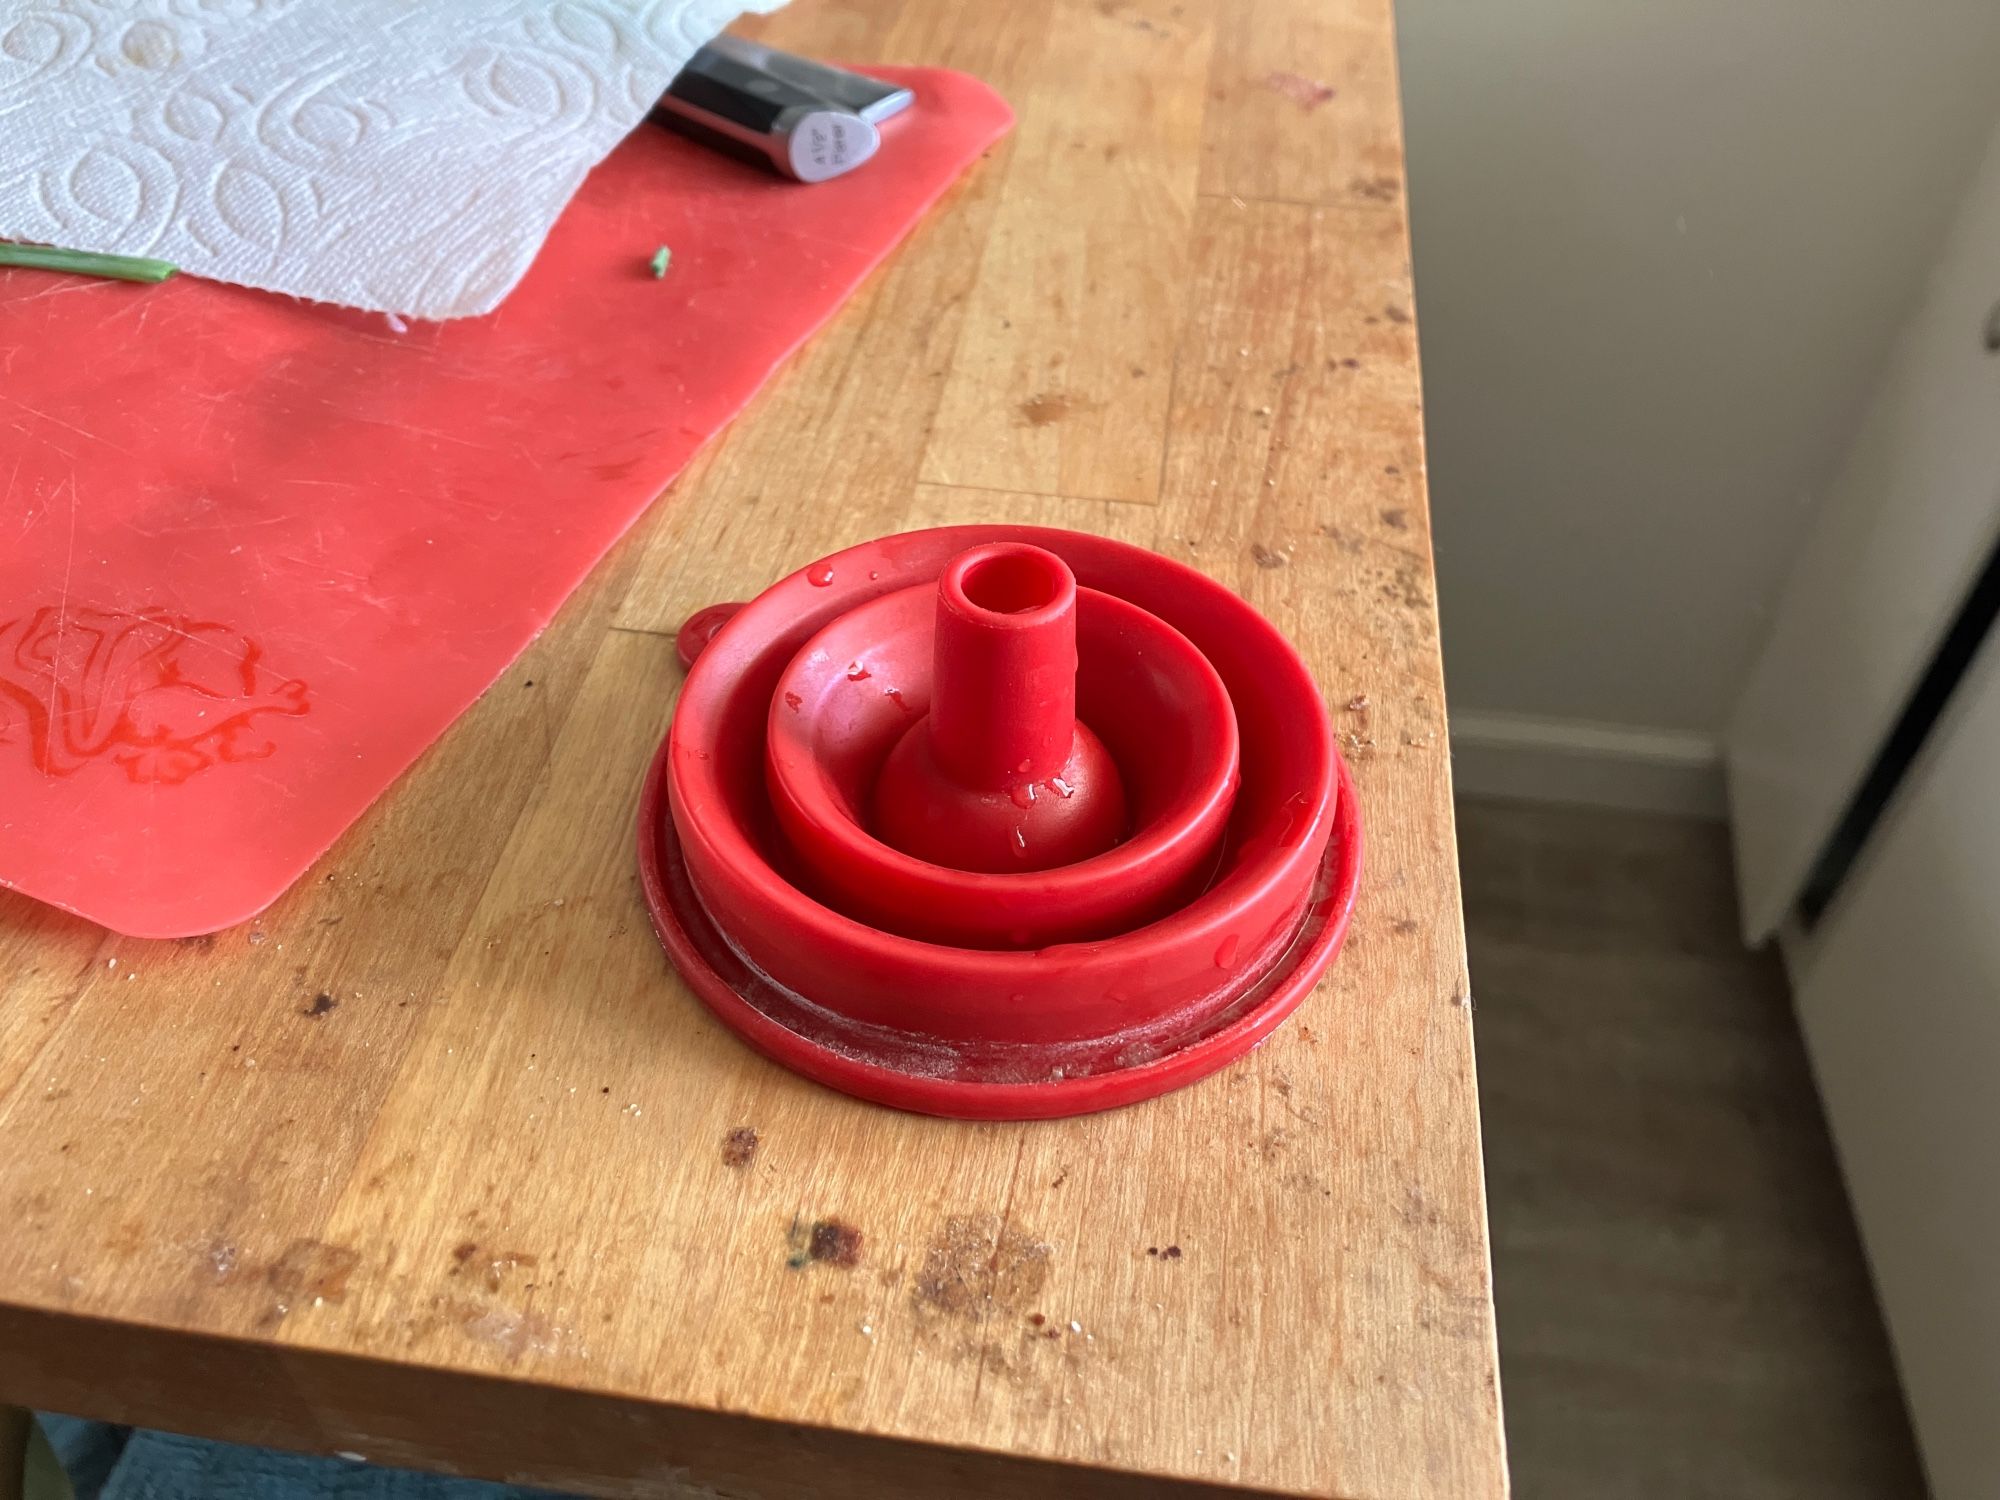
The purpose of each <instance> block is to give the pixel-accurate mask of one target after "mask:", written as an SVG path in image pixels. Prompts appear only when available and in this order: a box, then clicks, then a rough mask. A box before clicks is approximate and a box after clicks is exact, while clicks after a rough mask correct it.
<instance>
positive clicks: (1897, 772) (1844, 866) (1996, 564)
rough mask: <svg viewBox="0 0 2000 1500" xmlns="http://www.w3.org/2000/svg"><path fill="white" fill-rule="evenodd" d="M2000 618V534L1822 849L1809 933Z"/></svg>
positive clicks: (1810, 897)
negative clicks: (1988, 633)
mask: <svg viewBox="0 0 2000 1500" xmlns="http://www.w3.org/2000/svg"><path fill="white" fill-rule="evenodd" d="M1996 616H2000V538H1996V540H1995V542H1994V545H1993V550H1992V551H1991V552H1990V553H1988V554H1987V557H1986V565H1985V566H1984V567H1983V568H1981V569H1980V570H1979V577H1978V578H1977V579H1976V580H1975V581H1974V583H1973V585H1972V589H1971V591H1970V592H1969V593H1967V594H1966V596H1965V600H1964V602H1963V603H1961V604H1960V605H1959V607H1958V613H1957V615H1956V616H1954V617H1953V619H1952V622H1951V626H1950V628H1949V629H1947V630H1946V631H1945V633H1944V637H1943V639H1942V640H1940V641H1939V642H1938V644H1937V650H1936V651H1934V652H1933V653H1932V654H1931V660H1930V665H1929V666H1927V667H1925V668H1924V675H1923V676H1922V677H1919V678H1918V679H1917V685H1916V686H1915V687H1914V688H1912V689H1911V690H1910V696H1909V697H1908V698H1906V699H1905V700H1904V702H1903V711H1902V712H1901V713H1900V714H1898V715H1897V716H1896V723H1895V727H1893V728H1892V729H1890V731H1889V734H1888V738H1886V739H1885V740H1883V741H1882V748H1881V749H1879V750H1877V751H1876V752H1875V759H1874V761H1873V763H1871V764H1870V765H1869V767H1868V774H1867V775H1866V776H1864V777H1862V778H1861V785H1860V786H1859V787H1858V788H1856V790H1855V793H1854V796H1853V798H1852V800H1850V801H1849V802H1848V804H1847V811H1846V812H1844V813H1842V814H1841V818H1840V822H1839V823H1838V824H1836V825H1835V827H1834V830H1833V832H1832V833H1831V834H1829V835H1828V836H1827V841H1826V843H1825V844H1824V845H1823V846H1822V847H1821V849H1820V851H1819V858H1818V859H1816V860H1814V861H1813V867H1812V871H1811V873H1810V874H1808V875H1807V876H1806V883H1805V888H1804V889H1803V890H1802V891H1800V893H1799V919H1800V921H1802V922H1803V923H1804V924H1805V927H1806V930H1807V931H1808V932H1810V931H1811V930H1812V929H1813V927H1814V926H1815V925H1816V924H1817V923H1818V921H1819V919H1820V918H1821V917H1823V916H1824V915H1826V909H1827V907H1829V906H1830V905H1832V904H1833V898H1834V894H1835V892H1837V891H1838V890H1839V889H1840V883H1841V882H1842V881H1843V880H1845V879H1846V878H1847V872H1848V870H1850V869H1851V868H1852V867H1853V865H1854V861H1855V860H1856V858H1858V857H1859V856H1860V853H1861V848H1862V845H1864V844H1866V843H1867V842H1868V835H1869V834H1870V833H1872V832H1873V831H1874V828H1875V824H1876V823H1877V822H1878V821H1879V820H1880V819H1881V817H1882V813H1883V810H1884V809H1885V808H1887V807H1888V805H1889V799H1890V798H1892V797H1893V796H1894V795H1895V793H1896V787H1897V785H1898V783H1900V782H1901V781H1902V779H1903V774H1904V773H1905V772H1906V771H1908V770H1909V769H1910V762H1911V761H1913V760H1915V759H1916V758H1917V753H1918V752H1919V751H1920V750H1922V749H1923V747H1924V741H1925V740H1927V739H1929V738H1930V733H1931V728H1932V726H1934V725H1935V724H1936V723H1937V721H1938V717H1939V716H1940V715H1941V714H1943V712H1944V710H1945V705H1946V704H1947V703H1948V702H1950V701H1951V695H1952V693H1953V692H1954V691H1955V690H1956V689H1957V687H1958V684H1959V680H1960V679H1961V678H1963V677H1964V676H1965V673H1966V669H1967V668H1968V667H1970V666H1971V665H1972V659H1973V657H1975V656H1977V655H1978V654H1979V647H1980V644H1981V642H1983V641H1984V640H1985V639H1986V635H1987V632H1988V631H1989V630H1990V629H1991V628H1992V625H1993V621H1994V619H1995V617H1996Z"/></svg>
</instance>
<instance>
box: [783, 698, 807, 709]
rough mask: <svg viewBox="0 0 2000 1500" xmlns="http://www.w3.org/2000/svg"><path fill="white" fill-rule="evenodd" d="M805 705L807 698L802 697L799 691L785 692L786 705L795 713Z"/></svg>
mask: <svg viewBox="0 0 2000 1500" xmlns="http://www.w3.org/2000/svg"><path fill="white" fill-rule="evenodd" d="M805 706H806V700H805V699H803V698H801V697H800V696H799V695H798V694H797V693H787V694H785V707H787V708H789V709H790V710H791V711H792V712H793V713H797V712H798V711H799V710H800V709H802V708H804V707H805Z"/></svg>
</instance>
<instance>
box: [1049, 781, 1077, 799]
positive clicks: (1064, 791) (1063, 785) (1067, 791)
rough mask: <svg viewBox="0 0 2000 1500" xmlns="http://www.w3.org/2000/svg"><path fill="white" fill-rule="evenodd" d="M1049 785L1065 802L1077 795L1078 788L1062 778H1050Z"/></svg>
mask: <svg viewBox="0 0 2000 1500" xmlns="http://www.w3.org/2000/svg"><path fill="white" fill-rule="evenodd" d="M1049 785H1050V786H1052V787H1054V788H1055V789H1056V795H1057V796H1059V797H1061V798H1062V799H1063V800H1064V801H1065V802H1067V801H1068V800H1069V799H1070V798H1071V797H1074V796H1075V795H1076V788H1075V787H1073V786H1071V785H1070V784H1069V783H1068V782H1067V781H1064V780H1063V779H1062V777H1060V776H1051V777H1050V778H1049Z"/></svg>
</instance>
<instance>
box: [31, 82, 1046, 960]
mask: <svg viewBox="0 0 2000 1500" xmlns="http://www.w3.org/2000/svg"><path fill="white" fill-rule="evenodd" d="M882 72H883V76H885V77H891V78H894V79H896V80H897V81H899V82H903V83H907V84H909V85H910V86H911V87H912V88H913V89H914V90H915V91H916V95H917V103H916V104H915V106H913V108H912V109H911V110H910V111H908V112H907V113H906V114H905V115H903V116H901V117H899V118H897V119H895V120H892V121H889V122H887V123H886V124H885V125H884V127H883V134H884V141H883V149H882V152H881V154H880V155H879V156H877V157H876V158H875V160H873V161H872V162H870V163H869V164H868V166H867V167H866V168H864V169H863V170H861V171H858V172H855V173H852V174H850V175H848V176H845V177H841V178H837V179H835V180H834V181H831V182H826V183H820V184H817V185H814V186H811V187H802V186H800V185H798V184H795V183H788V182H784V181H781V180H779V179H777V178H775V177H772V176H770V175H768V174H765V173H763V172H761V171H759V170H757V169H754V168H751V167H748V166H745V165H743V164H741V163H738V162H736V161H734V160H732V159H730V158H728V157H724V156H721V155H718V154H716V153H714V152H710V151H706V150H703V149H702V148H700V147H697V146H695V145H693V144H691V143H690V142H688V141H686V140H683V139H682V138H680V137H678V136H674V135H670V134H668V133H667V132H665V131H662V130H657V129H650V128H648V129H642V130H639V131H637V132H636V133H635V134H634V135H633V136H632V137H631V138H630V139H629V140H627V141H626V142H625V144H624V145H622V146H621V147H620V148H619V149H618V150H617V151H616V152H615V153H613V155H612V156H611V157H610V158H609V159H607V160H606V161H605V162H604V163H603V164H602V165H601V166H599V167H598V168H597V169H596V170H595V171H594V172H592V173H591V174H590V176H589V178H588V179H587V180H586V181H585V183H584V185H583V187H582V189H581V190H580V191H579V192H578V194H577V196H576V199H575V200H574V202H572V203H571V205H570V207H569V209H568V210H567V211H566V212H565V213H564V215H563V217H562V219H561V221H560V222H559V223H558V224H557V225H556V228H555V230H554V232H553V233H552V234H551V235H550V237H549V242H548V244H547V246H546V247H545V248H544V249H543V251H542V253H541V255H540V256H539V257H538V258H537V260H536V263H535V265H534V268H533V269H532V270H531V271H530V272H529V273H528V275H527V277H526V278H525V279H524V280H523V282H522V283H521V285H520V287H519V288H518V289H517V290H516V291H515V292H514V294H513V295H512V296H511V297H509V298H508V299H507V301H506V302H505V303H503V304H502V305H501V307H500V309H499V310H498V311H497V312H495V313H493V314H491V315H489V316H487V317H484V318H475V319H467V320H462V321H457V322H451V323H433V324H417V325H414V326H413V327H412V328H411V329H410V331H409V332H408V333H407V334H402V335H397V334H395V333H392V332H390V331H389V330H388V328H387V327H386V326H385V324H384V320H383V319H381V318H380V317H376V316H370V315H364V314H361V313H355V312H348V311H343V310H340V309H335V308H326V307H316V306H313V305H310V304H305V303H299V302H294V301H291V300H289V299H286V298H282V297H273V296H267V295H264V294H261V293H256V292H250V291H245V290H242V289H239V288H234V287H226V286H220V285H217V284H215V283H211V282H204V281H199V280H196V279H194V278H192V277H186V276H183V277H178V278H176V279H174V280H173V281H170V282H167V283H165V284H164V285H161V286H154V287H135V286H129V285H124V284H120V283H112V282H92V281H88V280H85V279H82V278H77V277H68V276H57V275H51V274H49V273H46V272H39V271H26V270H10V271H0V370H4V371H5V372H6V378H5V380H4V382H0V622H6V623H5V625H4V630H0V886H12V887H15V888H17V889H19V890H20V891H23V892H25V893H27V894H29V895H31V896H36V897H39V898H41V899H42V900H45V901H50V902H53V903H55V904H57V905H59V906H63V907H67V908H69V909H70V910H72V911H76V912H79V913H81V914H83V915H84V916H86V917H90V918H92V919H94V920H96V921H99V922H102V923H104V924H105V925H107V926H110V927H114V928H117V929H118V930H120V931H123V932H129V933H133V934H137V935H140V936H148V937H179V936H184V935H187V934H190V933H197V932H205V931H212V930H214V929H216V928H218V927H223V926H227V925H228V924H230V923H232V922H237V921H241V920H243V919H244V918H246V917H248V916H250V915H252V914H254V913H255V912H257V911H258V910H260V909H262V908H263V907H264V906H265V905H267V904H268V903H269V902H270V901H271V900H272V899H273V898H274V897H276V896H277V895H278V894H279V892H281V891H282V890H283V889H284V888H285V887H286V886H287V885H288V884H290V883H291V881H292V880H293V879H295V878H296V877H297V876H298V875H299V874H300V873H301V872H302V871H303V870H304V869H305V868H306V866H307V865H309V864H310V863H311V862H312V861H313V859H315V858H316V857H317V856H318V855H319V854H320V853H321V851H323V850H324V849H325V848H326V847H327V846H328V845H329V844H331V843H332V842H333V840H334V839H335V838H336V837H338V835H339V834H340V832H341V831H342V830H343V829H344V828H346V827H347V825H348V824H349V823H350V822H352V821H353V819H354V818H355V817H356V816H357V815H358V814H359V813H360V812H361V810H362V809H363V808H365V807H366V806H367V805H368V804H369V803H370V802H371V801H373V800H374V799H375V798H376V797H377V796H379V795H380V794H381V792H382V791H383V790H384V789H385V788H386V787H387V786H388V785H389V783H390V782H391V781H393V780H394V779H395V777H396V776H397V775H399V774H400V773H401V772H402V771H403V769H404V768H405V767H407V766H408V765H409V764H410V762H411V761H413V760H414V759H415V758H416V757H417V756H418V755H419V754H421V753H422V752H423V750H424V749H425V747H426V746H428V745H429V744H430V743H431V741H432V740H434V739H435V738H436V737H437V736H438V734H439V733H440V732H442V731H443V729H444V728H445V726H446V725H448V724H449V723H450V722H451V721H452V720H453V719H454V718H456V717H457V716H458V715H459V714H460V713H461V712H463V711H464V710H465V708H466V707H467V706H468V705H470V704H471V702H472V701H473V700H474V699H475V698H477V697H478V696H479V694H480V693H481V692H483V691H484V690H485V689H486V688H487V686H489V685H490V684H491V683H492V682H493V681H494V680H495V679H496V678H498V677H499V676H500V675H501V673H503V672H504V671H505V670H506V668H507V666H508V664H509V663H510V662H511V661H512V660H513V659H514V657H515V656H516V655H518V654H519V652H520V651H521V649H522V648H523V647H524V646H526V645H527V644H528V642H529V641H530V640H532V639H533V638H534V636H535V634H536V633H537V632H538V631H539V630H541V629H542V628H543V627H544V626H545V625H546V624H547V623H548V621H549V619H550V618H551V617H552V616H553V615H554V613H555V611H556V610H557V609H558V608H559V607H560V606H561V604H562V602H563V600H564V599H565V598H567V597H568V595H569V593H570V591H571V590H572V589H574V588H575V587H576V585H577V583H578V582H580V581H581V580H582V578H583V576H584V575H585V574H586V573H587V572H588V571H589V570H590V568H591V567H592V565H593V564H595V563H596V561H597V559H598V558H599V557H601V556H602V555H603V554H604V552H605V551H606V549H608V548H609V547H610V545H611V544H612V543H613V542H614V541H616V540H617V538H618V537H619V536H620V535H621V534H622V533H623V532H624V531H625V529H626V528H627V527H628V526H629V525H630V524H631V523H632V521H633V520H634V518H635V517H637V515H638V514H639V513H640V512H641V511H642V510H644V509H645V507H646V506H647V505H648V504H649V503H650V502H651V501H652V499H653V497H654V496H656V495H658V494H659V493H660V491H661V490H662V489H663V488H664V487H665V486H666V484H667V483H668V482H669V481H670V480H671V479H672V478H673V476H674V475H675V474H676V473H678V472H679V471H680V469H681V467H682V466H683V465H684V464H685V463H686V461H687V459H688V457H689V456H690V455H691V454H692V453H693V452H694V451H695V450H696V449H697V448H698V447H700V446H701V444H702V443H703V442H705V441H706V440H707V439H708V438H709V437H710V436H711V435H712V434H713V433H714V432H715V431H716V430H717V429H718V428H720V427H721V426H722V425H723V423H725V422H727V421H728V420H729V419H730V418H731V417H732V416H734V415H735V413H736V412H737V411H738V410H739V409H740V408H741V407H742V405H743V403H744V402H745V401H747V400H748V399H749V397H750V396H751V394H752V393H753V392H755V390H756V389H757V387H758V386H759V385H761V384H762V383H763V381H764V380H765V378H766V377H767V376H768V375H769V374H770V373H771V371H772V370H773V369H774V368H775V367H776V366H777V364H778V363H779V362H780V361H781V360H783V359H784V358H785V357H786V356H787V355H788V354H789V353H790V352H791V351H792V350H793V349H794V348H796V347H797V346H798V345H799V343H800V342H802V341H803V340H804V339H805V338H806V337H807V336H808V335H810V334H811V332H812V331H813V330H814V329H815V328H817V327H818V326H819V325H820V324H821V323H823V322H824V321H825V320H826V319H827V318H828V317H829V316H830V315H831V314H832V313H833V312H834V310H835V309H836V308H838V307H839V305H840V304H841V302H842V301H843V300H844V299H845V298H846V297H847V296H848V294H849V293H850V292H852V291H853V289H854V287H855V286H856V285H857V284H858V283H859V282H860V281H861V279H862V278H863V277H864V276H865V275H867V273H868V272H869V271H870V270H871V269H872V268H873V267H874V266H875V265H876V263H877V262H878V261H880V260H881V258H882V257H883V256H884V255H885V254H887V253H888V251H889V250H890V249H891V248H892V247H893V246H894V245H895V243H896V242H897V241H898V240H900V239H901V238H902V237H903V235H904V234H905V233H907V232H908V231H909V230H910V228H911V227H912V226H913V225H914V224H915V223H916V222H917V220H918V219H919V218H920V217H921V216H922V215H923V213H924V211H925V210H926V209H927V208H928V207H929V206H930V204H931V203H932V202H933V201H935V200H936V198H937V197H938V196H939V195H940V194H941V193H943V192H944V191H945V189H946V188H947V187H949V186H950V185H951V183H952V182H953V181H954V180H955V179H956V178H957V177H958V176H959V175H960V174H961V173H962V172H964V171H965V169H966V168H967V167H968V166H970V165H971V164H972V163H973V162H974V161H975V160H976V159H977V158H978V156H979V154H980V152H982V151H983V150H984V149H985V148H986V147H987V146H988V145H989V144H991V142H992V141H993V140H995V139H996V138H997V137H998V136H1000V135H1001V134H1002V133H1004V132H1005V130H1006V129H1007V127H1008V125H1009V123H1010V120H1011V117H1010V116H1009V114H1008V111H1007V107H1006V105H1005V104H1003V103H1002V102H1001V101H1000V100H999V98H998V97H996V96H995V95H994V94H993V93H992V92H991V91H990V90H989V89H987V88H986V87H985V86H984V85H983V84H980V83H978V82H976V81H974V80H972V79H969V78H966V77H963V76H962V75H959V74H954V73H947V72H940V71H935V70H928V69H884V70H882ZM660 244H668V245H671V246H672V247H673V252H674V264H673V271H672V273H671V274H670V275H669V276H668V277H667V278H666V279H665V280H663V281H656V280H655V279H654V278H653V277H652V276H651V275H650V274H647V273H646V270H645V258H646V255H647V254H649V253H650V251H651V250H652V248H653V247H654V246H657V245H660ZM51 611H53V613H51ZM218 622H219V623H218ZM52 632H53V633H52ZM176 632H178V634H176ZM308 684H310V689H308V686H307V685H308ZM252 760H254V761H256V762H257V763H256V764H255V765H250V764H246V762H248V761H252ZM639 769H640V768H639V767H638V766H636V765H635V766H634V768H633V774H634V775H635V776H636V775H637V774H638V773H639Z"/></svg>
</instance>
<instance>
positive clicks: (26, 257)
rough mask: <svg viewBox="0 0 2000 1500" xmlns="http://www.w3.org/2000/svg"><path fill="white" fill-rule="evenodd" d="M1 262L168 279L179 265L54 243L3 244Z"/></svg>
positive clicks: (87, 273) (40, 268)
mask: <svg viewBox="0 0 2000 1500" xmlns="http://www.w3.org/2000/svg"><path fill="white" fill-rule="evenodd" d="M0 266H30V267H33V268H34V269H35V270H38V271H74V272H76V273H77V274H78V275H80V276H109V277H112V278H113V279H114V280H117V281H165V280H166V279H167V278H168V277H169V276H171V275H173V274H174V272H175V271H176V270H177V269H178V268H177V267H176V266H174V265H172V264H171V263H169V262H167V261H164V260H147V259H145V258H144V257H142V256H137V255H100V254H98V253H97V252H96V251H94V250H58V249H56V248H55V247H54V246H52V245H8V244H0Z"/></svg>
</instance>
